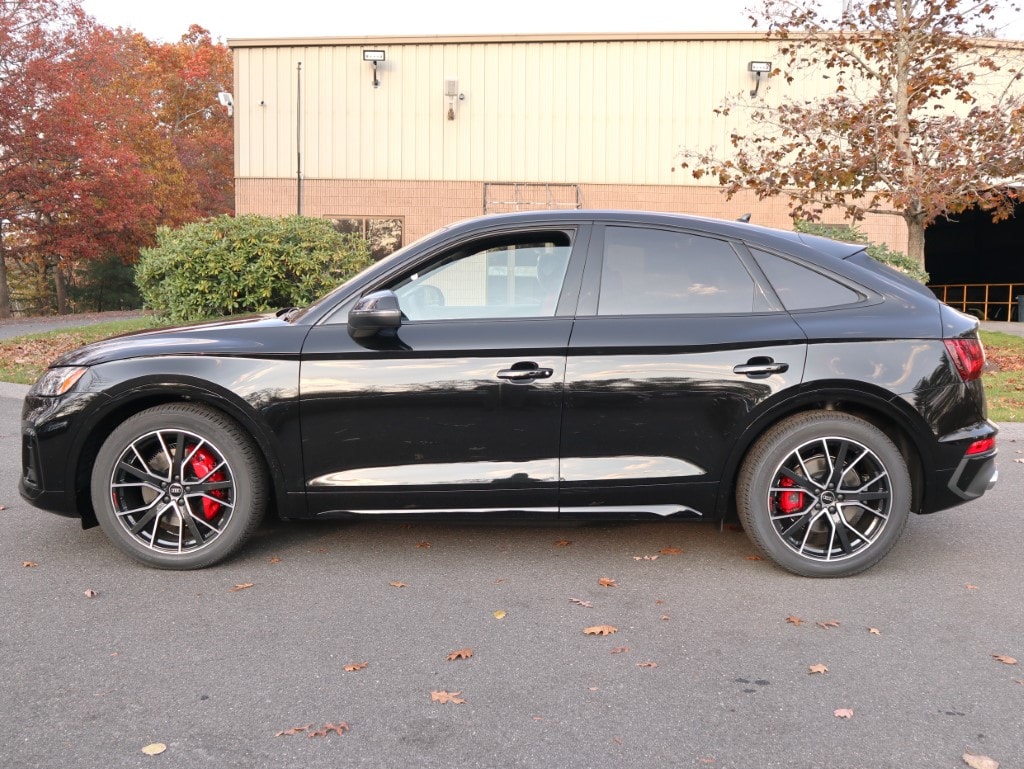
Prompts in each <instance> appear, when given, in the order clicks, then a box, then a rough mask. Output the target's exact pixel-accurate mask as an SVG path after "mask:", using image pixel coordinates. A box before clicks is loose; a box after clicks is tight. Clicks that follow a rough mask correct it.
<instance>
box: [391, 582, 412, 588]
mask: <svg viewBox="0 0 1024 769" xmlns="http://www.w3.org/2000/svg"><path fill="white" fill-rule="evenodd" d="M388 584H389V585H391V587H409V586H408V585H407V584H405V583H404V582H388Z"/></svg>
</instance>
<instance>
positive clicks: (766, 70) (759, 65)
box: [747, 61, 772, 96]
mask: <svg viewBox="0 0 1024 769" xmlns="http://www.w3.org/2000/svg"><path fill="white" fill-rule="evenodd" d="M747 70H748V71H749V72H750V73H751V74H752V75H753V76H754V90H753V91H751V92H750V95H751V96H757V92H758V90H759V89H760V88H761V80H762V79H764V78H766V77H768V76H769V75H770V74H771V73H772V63H771V62H770V61H752V62H750V64H748V65H747Z"/></svg>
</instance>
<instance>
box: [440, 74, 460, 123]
mask: <svg viewBox="0 0 1024 769" xmlns="http://www.w3.org/2000/svg"><path fill="white" fill-rule="evenodd" d="M444 95H445V96H447V97H448V119H449V120H455V100H456V99H461V98H462V94H460V93H459V81H458V78H454V77H446V78H445V79H444Z"/></svg>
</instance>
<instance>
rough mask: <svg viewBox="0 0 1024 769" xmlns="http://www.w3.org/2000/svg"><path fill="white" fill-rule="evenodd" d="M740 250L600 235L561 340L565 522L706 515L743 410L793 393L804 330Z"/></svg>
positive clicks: (661, 233)
mask: <svg viewBox="0 0 1024 769" xmlns="http://www.w3.org/2000/svg"><path fill="white" fill-rule="evenodd" d="M763 284H764V279H763V276H762V275H761V273H760V272H759V270H758V268H757V266H756V265H755V264H754V263H753V261H752V260H751V258H750V255H749V254H748V253H747V252H746V250H745V249H744V248H743V246H742V245H741V244H735V243H733V242H731V241H729V240H726V239H722V238H716V237H713V236H710V235H707V234H703V233H700V232H691V231H684V230H678V229H672V228H667V227H645V226H632V225H614V226H613V225H608V226H601V227H595V231H594V235H593V237H592V242H591V258H590V259H589V260H588V264H587V269H586V274H585V276H584V280H583V286H582V295H581V298H580V310H579V314H578V317H577V320H576V324H575V326H574V328H573V332H572V338H571V340H570V343H569V355H568V362H567V367H566V386H565V404H566V405H565V411H564V414H563V434H562V462H561V479H562V490H561V497H560V501H561V507H562V513H563V514H565V515H573V514H576V513H581V512H598V511H607V512H612V513H623V512H627V511H634V510H635V511H638V512H650V513H656V514H661V515H675V514H682V515H687V516H694V517H699V516H702V515H707V514H709V513H711V512H712V511H713V508H714V503H715V499H716V493H717V489H718V484H719V481H720V478H721V470H722V466H723V464H724V462H725V459H726V457H727V456H728V453H729V451H730V449H731V448H732V446H733V444H734V441H735V438H736V437H737V435H738V434H739V433H740V432H741V431H742V430H743V429H744V427H745V426H746V425H747V424H748V421H749V415H750V413H751V412H752V411H753V410H754V409H755V408H756V407H757V405H758V404H759V403H761V402H763V401H764V400H766V399H767V398H770V397H771V396H772V395H773V394H774V393H777V392H778V391H780V390H782V389H784V388H787V387H792V386H794V385H796V384H798V383H799V382H800V380H801V375H802V371H803V367H804V358H805V355H806V344H805V339H804V335H803V333H802V332H801V330H800V329H799V327H798V326H797V325H796V323H794V322H793V320H792V319H791V318H790V316H789V315H788V314H787V313H786V312H784V311H783V310H782V308H781V306H779V304H778V301H777V299H775V298H774V294H772V293H771V292H770V290H766V289H765V288H764V285H763Z"/></svg>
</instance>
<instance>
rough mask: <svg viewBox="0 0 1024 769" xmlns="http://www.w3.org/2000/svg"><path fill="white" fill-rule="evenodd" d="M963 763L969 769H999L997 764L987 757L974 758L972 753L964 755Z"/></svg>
mask: <svg viewBox="0 0 1024 769" xmlns="http://www.w3.org/2000/svg"><path fill="white" fill-rule="evenodd" d="M963 759H964V763H965V764H967V765H968V766H969V767H971V769H999V762H998V761H996V760H995V759H992V758H989V757H988V756H976V755H974V754H972V753H964V755H963Z"/></svg>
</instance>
